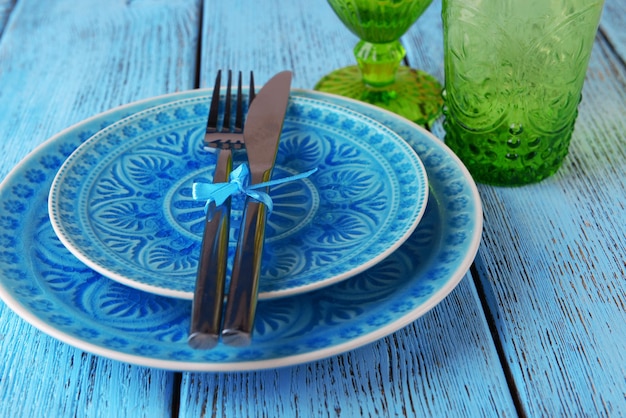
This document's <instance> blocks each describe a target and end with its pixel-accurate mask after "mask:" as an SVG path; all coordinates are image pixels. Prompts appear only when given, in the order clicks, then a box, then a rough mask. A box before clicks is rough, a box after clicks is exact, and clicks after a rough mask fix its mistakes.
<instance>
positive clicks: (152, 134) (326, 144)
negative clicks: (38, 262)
mask: <svg viewBox="0 0 626 418" xmlns="http://www.w3.org/2000/svg"><path fill="white" fill-rule="evenodd" d="M207 111H208V108H207V99H206V98H204V97H200V98H191V99H184V100H181V101H175V102H171V103H166V104H164V105H161V106H156V107H154V108H151V109H148V110H145V111H143V112H138V113H136V114H134V115H131V116H130V117H128V118H126V119H124V120H123V121H120V122H118V123H116V124H113V125H111V126H109V127H107V128H106V129H104V130H102V131H101V132H99V133H97V134H95V135H94V136H93V137H92V138H91V139H89V140H88V141H86V142H85V143H84V144H82V145H81V146H80V147H79V148H78V149H77V150H76V152H75V153H73V154H72V155H71V156H70V157H69V158H68V159H67V161H66V162H65V163H64V164H63V166H62V167H61V169H60V170H59V174H58V175H57V176H56V179H55V180H54V182H53V184H52V189H51V192H50V217H51V221H52V225H53V228H54V229H55V231H56V232H57V235H59V237H60V239H61V242H63V243H64V244H65V245H66V246H67V247H68V249H69V250H70V251H71V252H72V253H73V254H74V255H76V256H77V257H78V258H79V259H80V260H81V261H83V262H84V263H85V264H87V265H88V266H90V267H91V268H93V269H95V270H96V271H98V272H100V273H102V274H104V275H106V276H107V277H110V278H112V279H114V280H117V281H119V282H121V283H123V284H126V285H129V286H133V287H136V288H138V289H141V290H144V291H148V292H151V293H157V294H160V295H164V296H171V297H180V298H184V299H191V298H192V297H193V289H194V286H195V276H196V270H197V259H198V254H199V250H200V242H201V236H202V229H203V225H204V212H203V207H204V202H197V201H194V199H193V197H192V194H191V189H192V187H191V186H192V184H193V183H194V182H197V181H205V182H210V181H211V178H212V172H213V169H214V166H215V155H214V154H213V153H212V152H211V151H209V150H206V149H204V148H203V146H202V140H203V136H204V125H205V121H206V114H207ZM244 158H245V157H244ZM312 168H318V171H317V172H316V173H315V174H313V175H312V176H311V177H309V178H307V179H305V180H300V181H294V182H289V183H285V184H282V185H279V186H276V187H274V188H273V189H272V190H271V192H270V194H271V196H272V199H273V200H274V202H275V204H274V210H273V212H272V213H271V215H270V217H269V219H268V228H267V231H266V233H267V238H266V246H265V252H264V258H263V265H262V271H261V281H260V284H259V286H260V289H259V298H260V299H264V298H273V297H279V296H280V297H282V296H287V295H291V294H295V293H300V292H303V291H311V290H314V289H317V288H320V287H323V286H328V285H330V284H332V283H335V282H337V281H340V280H343V279H346V278H348V277H350V276H353V275H354V274H356V273H358V272H361V271H363V270H365V269H367V268H369V267H371V266H372V265H374V264H375V263H377V262H379V261H380V260H382V259H383V258H384V257H386V256H387V255H389V254H390V253H391V252H393V251H394V250H395V249H396V248H397V247H398V246H399V245H400V244H401V243H402V242H403V241H404V240H406V238H408V236H409V235H410V234H411V232H412V231H413V230H414V229H415V227H416V225H417V223H418V222H419V219H420V217H421V216H422V214H423V212H424V209H425V207H426V201H427V196H428V185H427V180H426V172H425V170H424V167H423V165H422V163H421V162H420V160H419V158H418V157H417V155H416V154H415V152H414V151H413V150H412V149H411V148H410V147H409V145H408V144H407V143H406V142H405V141H404V140H403V139H402V138H400V137H399V136H398V135H397V134H396V133H395V132H393V131H391V130H390V129H389V128H387V127H385V126H383V125H381V124H379V123H377V122H375V121H374V120H371V119H369V118H367V117H365V116H363V115H361V114H358V113H356V112H352V111H350V110H348V109H345V108H341V107H338V106H336V105H333V104H331V103H327V102H321V101H318V100H314V99H308V98H302V97H293V98H291V99H290V103H289V106H288V110H287V115H286V118H285V123H284V126H283V132H282V135H281V141H280V145H279V151H278V156H277V165H276V168H275V171H274V178H281V177H287V176H289V175H292V174H297V173H301V172H305V171H307V170H310V169H312ZM238 203H241V202H239V201H237V200H236V201H235V203H234V209H235V210H236V209H237V204H238ZM235 213H237V212H235ZM237 220H238V219H237ZM234 225H235V234H233V235H232V236H231V242H232V245H231V252H232V251H234V248H233V246H234V243H235V242H236V231H237V227H238V223H237V222H236V221H235V222H234Z"/></svg>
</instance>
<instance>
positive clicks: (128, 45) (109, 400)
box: [0, 0, 626, 417]
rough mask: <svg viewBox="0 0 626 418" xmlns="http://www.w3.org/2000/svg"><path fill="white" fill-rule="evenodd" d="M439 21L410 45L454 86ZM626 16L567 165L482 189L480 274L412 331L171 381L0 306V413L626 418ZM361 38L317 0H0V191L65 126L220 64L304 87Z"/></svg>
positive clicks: (612, 12)
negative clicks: (310, 358)
mask: <svg viewBox="0 0 626 418" xmlns="http://www.w3.org/2000/svg"><path fill="white" fill-rule="evenodd" d="M440 9H441V3H440V1H437V0H436V1H434V2H433V4H432V5H431V7H430V8H429V9H428V10H427V12H426V14H425V15H424V16H423V17H422V18H421V19H420V20H419V22H418V23H417V24H416V25H414V26H413V27H412V29H411V30H410V32H409V33H408V34H407V35H406V36H405V37H404V39H403V41H404V45H405V46H406V49H407V51H408V55H407V60H408V63H409V64H410V65H411V66H413V67H416V68H421V69H424V70H426V71H428V72H430V73H431V74H433V75H435V76H436V77H437V78H439V79H440V80H443V64H442V62H443V52H442V33H441V19H440ZM625 16H626V1H624V0H606V5H605V10H604V15H603V18H602V22H601V26H600V30H599V32H598V35H597V37H596V44H595V46H594V50H593V55H592V58H591V63H590V66H589V70H588V72H587V79H586V84H585V88H584V99H583V102H582V104H581V106H580V116H579V118H578V121H577V125H576V131H575V133H574V137H573V141H572V145H571V149H570V155H569V156H568V157H567V159H566V161H565V163H564V165H563V167H562V168H561V169H560V171H559V172H558V173H557V174H556V175H554V176H553V177H551V178H549V179H547V180H545V181H543V182H541V183H539V184H535V185H531V186H526V187H521V188H498V187H491V186H484V185H480V186H479V191H480V195H481V198H482V200H483V204H484V233H483V240H482V244H481V246H480V249H479V252H478V255H477V257H476V260H475V263H474V265H473V266H472V268H471V269H470V271H469V272H468V274H467V275H466V277H465V278H464V279H463V280H462V282H461V283H460V284H459V286H458V287H457V288H456V289H455V290H454V291H453V292H452V293H451V294H450V295H449V296H448V297H447V298H446V299H445V300H444V301H443V302H441V303H440V304H439V305H437V306H436V307H435V308H434V309H432V310H431V311H430V312H428V313H427V314H426V315H424V316H423V317H421V318H419V319H418V320H416V321H415V322H414V323H412V324H410V325H409V326H407V327H405V328H403V329H401V330H399V331H397V332H396V333H394V334H392V335H390V336H388V337H386V338H384V339H382V340H379V341H377V342H375V343H372V344H370V345H367V346H365V347H362V348H359V349H356V350H354V351H351V352H348V353H345V354H342V355H337V356H335V357H331V358H328V359H324V360H320V361H316V362H313V363H310V364H302V365H299V366H293V367H285V368H280V369H276V370H265V371H257V372H237V373H189V372H185V373H179V372H170V371H163V370H159V369H150V368H145V367H139V366H133V365H129V364H124V363H120V362H117V361H112V360H109V359H106V358H102V357H98V356H94V355H92V354H89V353H85V352H82V351H80V350H78V349H75V348H73V347H71V346H69V345H66V344H64V343H62V342H59V341H57V340H55V339H54V338H52V337H49V336H48V335H46V334H44V333H42V332H40V331H38V330H37V329H35V328H34V327H32V326H31V325H29V324H28V323H27V322H25V321H24V320H22V319H21V318H20V317H18V316H17V315H16V314H14V313H13V312H12V311H11V310H10V309H9V308H8V307H7V306H6V305H5V304H3V303H0V318H1V319H0V416H2V417H50V416H68V417H69V416H79V417H82V416H89V417H140V416H145V417H158V416H180V417H195V416H240V417H250V416H271V417H274V416H281V417H291V416H294V417H295V416H330V417H333V416H340V417H353V416H354V417H358V416H372V417H383V416H445V417H454V416H507V417H510V416H531V417H538V416H545V417H557V416H577V417H600V416H601V417H617V416H626V31H625V30H624V25H626V18H625ZM355 42H356V38H355V37H354V36H353V35H352V34H351V33H350V32H349V31H348V30H347V29H346V28H345V27H344V26H342V25H341V23H340V22H339V20H338V19H337V18H336V16H335V15H334V14H333V12H332V10H331V9H330V7H329V6H328V5H327V4H326V2H325V1H324V0H315V1H314V0H310V1H277V0H256V1H252V0H235V1H206V2H202V1H201V0H178V1H166V0H124V1H122V0H108V1H96V0H80V1H78V0H48V1H39V0H17V1H16V0H0V138H1V139H0V144H1V150H2V152H1V153H0V178H4V177H5V176H6V175H7V174H8V173H9V172H10V170H11V169H12V168H13V167H14V166H15V165H16V164H17V163H18V162H19V161H20V160H22V159H23V158H24V157H25V156H26V155H27V154H28V153H29V152H30V151H32V150H33V149H34V148H35V147H36V146H38V145H39V144H41V143H42V142H44V141H45V140H46V139H47V138H49V137H51V136H52V135H54V134H55V133H57V132H59V131H61V130H62V129H64V128H66V127H69V126H71V125H73V124H75V123H77V122H79V121H81V120H84V119H85V118H87V117H90V116H92V115H94V114H97V113H100V112H102V111H105V110H107V109H110V108H113V107H116V106H118V105H122V104H125V103H129V102H133V101H136V100H139V99H143V98H148V97H151V96H156V95H161V94H164V93H170V92H176V91H182V90H188V89H193V88H198V87H207V86H209V85H210V84H211V83H212V78H213V77H214V74H215V72H216V70H217V69H218V68H234V69H242V70H248V69H254V71H255V74H256V77H257V82H258V83H259V84H262V83H264V82H265V81H266V80H267V79H268V78H269V77H270V76H271V75H272V74H273V73H275V72H277V71H279V70H282V69H292V70H293V71H294V75H295V77H294V83H293V85H294V87H298V88H308V89H310V88H312V87H313V86H314V84H315V83H316V81H317V80H318V79H319V78H321V77H322V76H323V75H324V74H325V73H327V72H329V71H330V70H332V69H334V68H338V67H342V66H346V65H350V64H352V63H353V60H354V59H353V56H352V48H353V45H354V44H355ZM433 132H434V133H435V134H436V135H437V136H439V137H440V138H442V137H443V131H442V129H441V125H440V123H439V124H437V125H436V126H434V127H433ZM0 210H4V209H2V208H0ZM0 251H2V249H0Z"/></svg>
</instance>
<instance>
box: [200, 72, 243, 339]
mask: <svg viewBox="0 0 626 418" xmlns="http://www.w3.org/2000/svg"><path fill="white" fill-rule="evenodd" d="M221 75H222V72H221V70H220V71H218V73H217V77H216V78H215V86H214V89H213V95H212V98H211V106H210V109H209V116H208V119H207V126H206V133H205V136H204V145H205V146H207V147H211V148H215V149H216V150H217V151H216V152H217V163H216V166H215V172H214V174H213V183H222V182H227V181H228V176H229V174H230V172H231V169H232V161H233V160H232V150H234V149H240V148H243V125H244V122H243V118H244V115H243V93H242V86H241V72H239V77H238V81H237V93H236V103H235V109H236V110H235V123H234V126H233V127H232V128H231V100H232V95H231V85H232V72H231V71H230V70H229V71H228V81H227V87H226V97H225V103H224V104H225V109H224V117H223V119H222V125H221V129H218V119H219V104H220V91H221ZM252 99H254V75H253V73H252V72H251V73H250V93H249V103H251V102H252ZM230 205H231V201H230V198H228V199H227V200H226V201H225V202H224V203H223V204H222V205H220V206H217V205H216V204H215V202H211V203H210V204H209V205H208V209H207V213H206V222H205V225H204V233H203V236H202V246H201V250H200V261H199V263H198V273H197V277H196V287H195V291H194V298H193V305H192V308H191V327H190V330H189V338H188V343H189V345H190V346H191V347H193V348H196V349H205V350H206V349H210V348H213V347H214V346H215V345H217V343H218V339H219V335H220V326H221V319H222V307H223V302H224V283H225V281H226V265H227V259H228V235H229V230H230Z"/></svg>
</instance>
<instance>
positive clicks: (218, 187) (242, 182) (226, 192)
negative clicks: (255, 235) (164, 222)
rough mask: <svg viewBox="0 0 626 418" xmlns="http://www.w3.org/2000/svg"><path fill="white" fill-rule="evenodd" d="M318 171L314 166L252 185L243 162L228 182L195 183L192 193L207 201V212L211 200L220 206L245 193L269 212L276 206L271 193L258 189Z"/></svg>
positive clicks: (197, 198)
mask: <svg viewBox="0 0 626 418" xmlns="http://www.w3.org/2000/svg"><path fill="white" fill-rule="evenodd" d="M316 171H317V168H314V169H312V170H309V171H307V172H304V173H301V174H296V175H293V176H289V177H284V178H282V179H276V180H271V181H266V182H263V183H257V184H253V185H250V169H249V168H248V165H247V164H242V165H240V166H239V167H237V168H236V169H235V170H233V171H232V172H231V173H230V175H229V177H228V179H229V181H228V182H227V183H194V184H193V186H192V195H193V198H194V200H200V201H202V200H205V201H206V204H205V205H204V211H205V212H207V211H208V208H209V204H210V203H211V202H215V204H216V205H217V206H220V205H222V204H224V202H225V201H226V199H228V198H229V197H230V196H234V195H237V194H245V195H247V196H249V197H250V198H252V199H254V200H256V201H257V202H261V203H263V204H264V205H265V206H266V207H267V210H268V214H269V213H272V209H273V208H274V203H273V202H272V198H271V197H270V195H269V194H267V193H265V192H263V191H260V190H256V189H263V188H265V187H270V186H274V185H277V184H283V183H287V182H290V181H296V180H300V179H303V178H306V177H309V176H310V175H311V174H313V173H315V172H316Z"/></svg>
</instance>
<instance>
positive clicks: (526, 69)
mask: <svg viewBox="0 0 626 418" xmlns="http://www.w3.org/2000/svg"><path fill="white" fill-rule="evenodd" d="M603 3H604V1H603V0H443V3H442V17H443V25H444V68H445V77H446V80H445V87H444V93H443V97H444V110H443V113H444V115H445V120H444V129H445V131H446V135H445V142H446V144H447V145H448V146H449V147H450V148H451V149H452V150H453V151H454V152H455V153H456V154H457V155H458V156H459V158H461V160H462V161H463V162H464V164H465V165H466V166H467V168H468V169H469V171H470V172H471V174H472V176H473V177H474V179H475V180H476V181H478V182H481V183H488V184H494V185H501V186H517V185H524V184H529V183H534V182H538V181H540V180H542V179H544V178H546V177H548V176H551V175H552V174H554V173H555V172H556V171H557V170H558V169H559V167H560V166H561V164H562V162H563V160H564V158H565V156H566V155H567V153H568V148H569V144H570V139H571V136H572V132H573V129H574V124H575V121H576V118H577V116H578V105H579V103H580V100H581V92H582V87H583V83H584V79H585V73H586V70H587V65H588V63H589V58H590V55H591V50H592V46H593V42H594V38H595V34H596V31H597V28H598V24H599V21H600V15H601V13H602V7H603Z"/></svg>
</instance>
